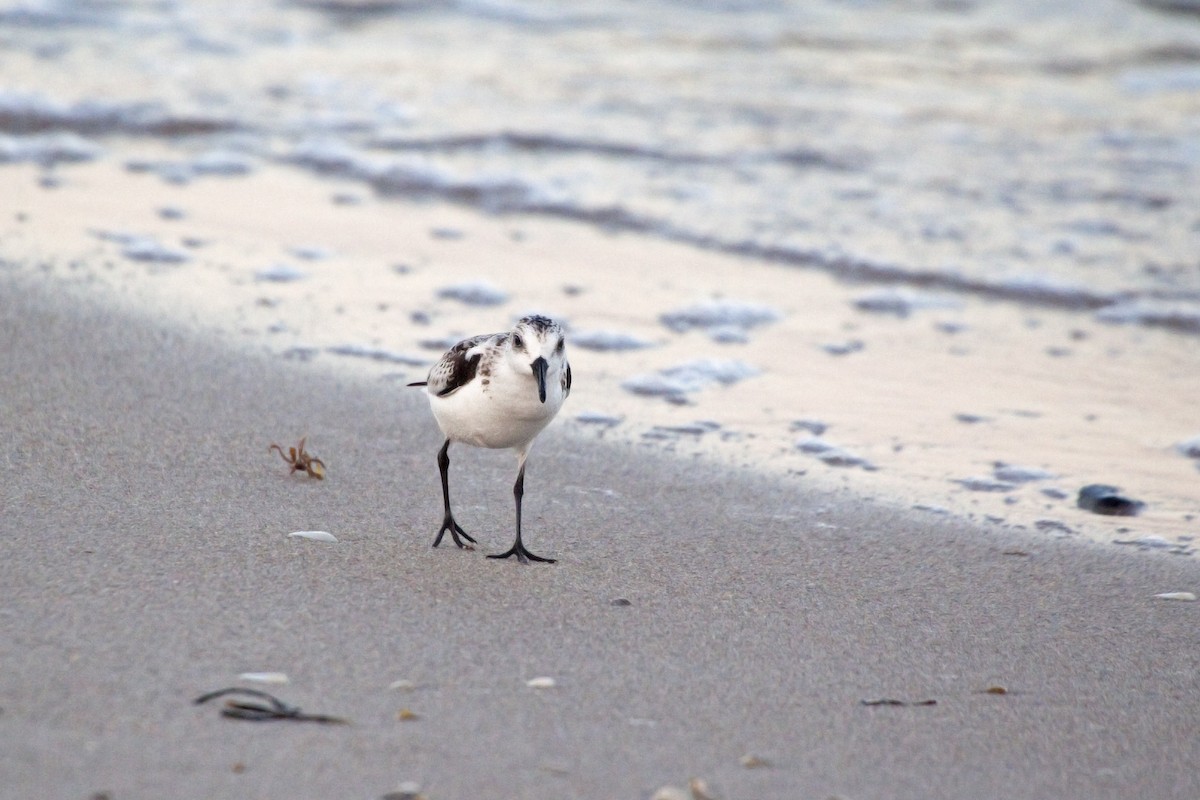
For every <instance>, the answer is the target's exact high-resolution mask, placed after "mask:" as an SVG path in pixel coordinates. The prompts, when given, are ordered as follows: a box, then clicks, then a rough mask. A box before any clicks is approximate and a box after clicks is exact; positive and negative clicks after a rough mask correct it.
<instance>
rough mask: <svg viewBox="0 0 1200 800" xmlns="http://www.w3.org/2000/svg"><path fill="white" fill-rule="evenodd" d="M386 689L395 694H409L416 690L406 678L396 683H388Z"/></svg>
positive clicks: (415, 686) (414, 685) (413, 684)
mask: <svg viewBox="0 0 1200 800" xmlns="http://www.w3.org/2000/svg"><path fill="white" fill-rule="evenodd" d="M388 688H389V689H391V690H392V691H396V692H411V691H412V690H413V689H416V688H417V685H416V684H415V683H413V682H412V681H410V680H408V679H406V678H401V679H400V680H398V681H392V682H391V683H389V684H388Z"/></svg>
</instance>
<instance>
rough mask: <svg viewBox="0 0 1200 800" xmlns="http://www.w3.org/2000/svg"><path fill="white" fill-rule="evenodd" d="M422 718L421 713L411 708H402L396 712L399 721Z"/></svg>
mask: <svg viewBox="0 0 1200 800" xmlns="http://www.w3.org/2000/svg"><path fill="white" fill-rule="evenodd" d="M420 718H421V717H420V715H419V714H417V712H415V711H413V710H412V709H411V708H402V709H400V710H399V711H397V712H396V721H397V722H412V721H413V720H418V719H420Z"/></svg>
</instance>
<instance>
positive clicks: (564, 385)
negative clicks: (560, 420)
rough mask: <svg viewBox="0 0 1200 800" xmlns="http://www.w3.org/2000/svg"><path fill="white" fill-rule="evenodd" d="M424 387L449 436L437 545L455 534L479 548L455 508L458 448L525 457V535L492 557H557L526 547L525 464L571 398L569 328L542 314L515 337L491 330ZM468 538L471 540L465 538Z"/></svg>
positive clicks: (521, 477) (441, 461)
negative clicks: (453, 470)
mask: <svg viewBox="0 0 1200 800" xmlns="http://www.w3.org/2000/svg"><path fill="white" fill-rule="evenodd" d="M408 385H409V386H423V387H425V393H426V394H427V395H428V396H429V407H430V409H432V411H433V416H434V418H435V419H436V420H437V424H438V427H439V428H441V429H442V433H443V434H444V435H445V437H446V442H445V444H443V445H442V449H441V450H440V451H438V459H437V460H438V469H439V470H440V471H441V475H442V501H443V504H444V509H445V516H444V517H443V518H442V527H441V529H440V530H439V531H438V535H437V538H436V539H434V540H433V546H434V547H437V546H438V545H439V544H441V543H442V537H443V536H445V535H446V534H447V533H449V534H450V537H451V538H452V539H453V540H454V543H455V544H456V545H458V546H459V547H461V548H464V549H467V550H471V549H473V548H472V547H471V545H470V544H467V543H466V542H470V543H471V544H474V543H475V540H474V539H473V538H471V536H469V535H468V534H467V532H466V531H464V530H463V529H462V528H461V527H460V526H459V524H458V523H457V522H456V521H455V519H454V514H453V513H452V512H451V511H450V480H449V472H450V453H449V451H450V443H451V442H462V443H463V444H469V445H471V446H472V447H487V448H492V449H497V450H503V449H510V448H511V449H512V450H515V451H516V453H517V480H516V483H514V484H513V497H514V498H515V499H516V504H517V538H516V541H514V542H513V546H512V547H510V548H509V549H508V550H506V551H505V552H503V553H497V554H496V555H490V556H488V558H509V557H511V556H516V558H517V560H518V561H520V562H521V563H522V564H527V563H529V562H530V561H542V562H545V563H549V564H553V563H554V559H552V558H543V557H542V556H537V555H534V554H533V553H531V552H529V550H527V549H526V548H525V545H524V544H522V542H521V499H522V497H524V495H525V459H526V457H528V455H529V448H530V446H531V445H532V444H533V440H534V439H535V438H537V435H538V434H539V433H541V432H542V429H543V428H545V427H546V426H547V425H548V424H550V420H552V419H554V416H555V415H556V414H557V413H558V410H559V409H560V408H561V407H562V404H563V401H564V400H566V399H567V395H569V394H570V393H571V365H570V364H568V363H567V351H566V339H565V338H564V336H563V328H562V326H561V325H559V324H558V323H557V322H555V321H554V320H552V319H550V318H548V317H543V316H539V315H532V316H528V317H522V318H521V319H520V320H518V321H517V324H516V325H515V326H514V327H513V329H512V330H511V331H508V332H507V333H490V334H483V335H481V336H472V337H471V338H469V339H463V340H462V341H461V342H459V343H458V344H456V345H454V346H453V347H451V348H450V349H449V350H448V351H446V354H445V355H443V356H442V358H441V360H440V361H438V362H437V363H436V364H434V365H433V367H432V368H431V369H430V370H429V376H428V377H427V378H426V379H425V380H424V381H418V382H416V383H410V384H408ZM464 540H465V541H464Z"/></svg>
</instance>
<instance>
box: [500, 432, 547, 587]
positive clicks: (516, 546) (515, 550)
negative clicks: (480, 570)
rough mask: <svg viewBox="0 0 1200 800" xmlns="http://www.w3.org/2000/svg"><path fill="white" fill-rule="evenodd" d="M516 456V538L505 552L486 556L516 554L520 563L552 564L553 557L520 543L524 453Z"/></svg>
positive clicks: (514, 487)
mask: <svg viewBox="0 0 1200 800" xmlns="http://www.w3.org/2000/svg"><path fill="white" fill-rule="evenodd" d="M518 458H520V460H521V463H520V466H519V467H518V468H517V482H516V483H514V484H513V497H514V498H515V499H516V501H517V540H516V541H515V542H513V546H512V547H510V548H508V550H506V551H505V552H503V553H497V554H496V555H494V556H488V558H508V557H510V556H516V557H517V561H520V562H521V563H522V564H528V563H529V562H530V561H541V562H542V563H543V564H553V563H554V559H553V558H542V557H541V556H535V555H534V554H533V553H531V552H529V551H528V550H526V549H525V545H523V544H521V498H522V497H524V496H525V454H524V453H521V455H520V456H518Z"/></svg>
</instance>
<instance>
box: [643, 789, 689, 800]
mask: <svg viewBox="0 0 1200 800" xmlns="http://www.w3.org/2000/svg"><path fill="white" fill-rule="evenodd" d="M650 800H692V796H691V794H689V793H688V791H687V790H686V789H681V788H679V787H678V786H660V787H659V789H658V791H657V792H655V793H654V794H652V795H650Z"/></svg>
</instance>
